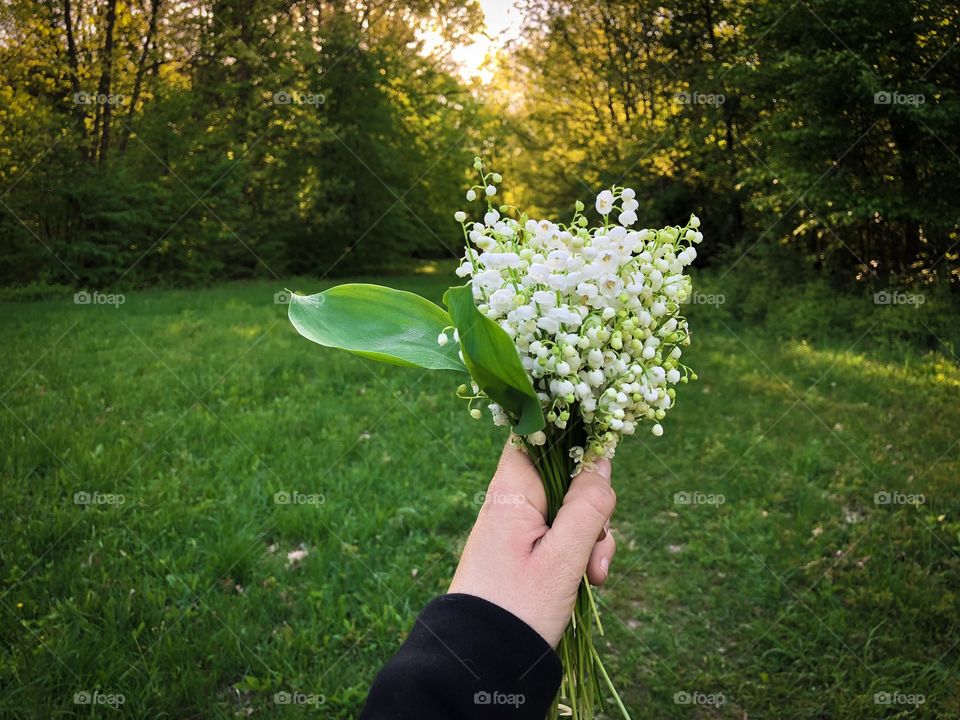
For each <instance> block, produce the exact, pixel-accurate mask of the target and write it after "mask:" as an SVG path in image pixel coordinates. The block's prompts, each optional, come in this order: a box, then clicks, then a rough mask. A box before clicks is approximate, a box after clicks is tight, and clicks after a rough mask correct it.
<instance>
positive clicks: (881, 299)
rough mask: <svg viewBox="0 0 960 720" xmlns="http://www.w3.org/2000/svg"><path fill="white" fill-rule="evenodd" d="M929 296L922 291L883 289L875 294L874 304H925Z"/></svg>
mask: <svg viewBox="0 0 960 720" xmlns="http://www.w3.org/2000/svg"><path fill="white" fill-rule="evenodd" d="M926 301H927V298H926V297H925V296H924V295H923V294H922V293H908V292H900V291H898V290H881V291H880V292H875V293H874V294H873V304H874V305H916V306H918V307H919V306H920V305H923V304H924V303H925V302H926Z"/></svg>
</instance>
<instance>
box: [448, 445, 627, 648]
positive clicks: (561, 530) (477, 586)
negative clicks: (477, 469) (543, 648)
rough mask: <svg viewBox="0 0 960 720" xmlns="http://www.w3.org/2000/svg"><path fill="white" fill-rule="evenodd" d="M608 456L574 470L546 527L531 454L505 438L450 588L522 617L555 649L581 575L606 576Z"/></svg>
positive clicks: (612, 497) (612, 501) (611, 547)
mask: <svg viewBox="0 0 960 720" xmlns="http://www.w3.org/2000/svg"><path fill="white" fill-rule="evenodd" d="M616 503H617V497H616V494H615V493H614V492H613V489H612V488H611V487H610V461H609V460H605V459H604V460H598V461H597V462H596V463H595V464H594V465H593V467H592V468H591V470H584V471H583V472H581V473H580V474H579V475H577V476H576V477H575V478H574V479H573V482H572V484H571V485H570V489H569V490H568V491H567V495H566V497H565V498H564V500H563V506H562V507H561V509H560V511H559V512H558V513H557V517H556V518H555V519H554V522H553V526H549V525H547V496H546V493H545V491H544V489H543V484H542V483H541V480H540V475H539V474H538V473H537V470H536V468H535V467H534V465H533V462H532V461H531V460H530V458H529V457H528V456H527V455H526V454H525V453H524V452H523V451H521V450H518V449H517V448H515V447H514V446H513V444H512V443H511V441H509V440H508V441H507V445H506V447H504V449H503V454H502V455H501V457H500V464H499V466H498V467H497V472H496V473H495V474H494V476H493V480H491V481H490V487H489V488H488V489H487V495H486V499H485V500H484V503H483V507H482V508H481V509H480V514H479V515H478V517H477V522H476V524H475V525H474V526H473V530H472V531H471V532H470V537H469V538H468V539H467V544H466V546H465V547H464V549H463V555H462V556H461V557H460V564H459V566H458V567H457V572H456V574H455V575H454V578H453V583H452V584H451V585H450V592H452V593H466V594H468V595H475V596H477V597H480V598H483V599H484V600H487V601H489V602H492V603H494V604H495V605H499V606H500V607H502V608H504V609H505V610H508V611H510V612H511V613H513V614H514V615H516V616H517V617H518V618H520V619H521V620H523V621H524V622H526V623H527V624H528V625H529V626H530V627H532V628H533V629H534V630H536V631H537V632H538V633H540V635H541V636H542V637H543V639H544V640H546V641H547V642H548V643H550V645H551V646H553V647H554V648H556V647H557V645H558V644H559V643H560V637H561V636H562V635H563V631H564V630H565V629H566V627H567V624H568V623H569V622H570V615H571V613H572V612H573V604H574V602H575V600H576V598H577V588H578V587H579V585H580V581H581V579H582V578H583V575H584V572H586V574H587V578H588V579H589V581H590V584H592V585H602V584H603V582H604V581H605V580H606V579H607V573H608V571H609V568H610V562H611V560H613V554H614V552H615V551H616V542H615V541H614V539H613V535H611V534H610V516H611V515H612V514H613V509H614V507H615V506H616Z"/></svg>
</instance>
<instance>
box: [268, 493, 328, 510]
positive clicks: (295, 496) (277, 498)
mask: <svg viewBox="0 0 960 720" xmlns="http://www.w3.org/2000/svg"><path fill="white" fill-rule="evenodd" d="M326 501H327V498H326V496H325V495H323V493H302V492H297V491H296V490H291V491H289V492H287V491H286V490H281V491H280V492H278V493H274V494H273V502H274V503H276V504H277V505H315V506H320V505H323V504H324V503H325V502H326Z"/></svg>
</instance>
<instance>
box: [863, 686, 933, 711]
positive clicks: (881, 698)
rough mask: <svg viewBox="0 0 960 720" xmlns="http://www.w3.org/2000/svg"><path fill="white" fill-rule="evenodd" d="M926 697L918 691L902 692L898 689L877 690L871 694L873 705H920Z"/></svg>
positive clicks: (925, 700)
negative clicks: (888, 690)
mask: <svg viewBox="0 0 960 720" xmlns="http://www.w3.org/2000/svg"><path fill="white" fill-rule="evenodd" d="M925 702H927V698H926V697H924V696H923V695H921V694H920V693H902V692H900V691H899V690H894V691H893V692H878V693H874V694H873V704H874V705H910V706H912V707H915V708H917V707H920V706H921V705H923V704H924V703H925Z"/></svg>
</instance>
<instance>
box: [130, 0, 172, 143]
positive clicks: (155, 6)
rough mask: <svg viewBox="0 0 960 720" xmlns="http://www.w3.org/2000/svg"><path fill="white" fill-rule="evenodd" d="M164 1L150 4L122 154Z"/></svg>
mask: <svg viewBox="0 0 960 720" xmlns="http://www.w3.org/2000/svg"><path fill="white" fill-rule="evenodd" d="M162 1H163V0H153V1H152V2H151V4H150V24H149V25H148V26H147V36H146V37H145V38H144V39H143V48H142V49H141V51H140V60H139V61H138V62H137V75H136V78H135V79H134V81H133V95H132V96H131V98H130V107H129V108H128V109H127V123H126V128H124V132H123V134H122V136H121V139H120V154H121V155H122V154H123V153H125V152H126V150H127V143H128V142H129V140H130V134H131V132H132V129H131V126H132V125H133V115H134V113H135V112H136V109H137V103H138V102H139V101H140V92H141V90H142V89H143V77H144V75H145V74H146V69H147V56H148V55H149V53H150V45H151V44H152V43H153V36H154V34H155V33H156V31H157V16H158V15H159V14H160V4H161V2H162Z"/></svg>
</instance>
